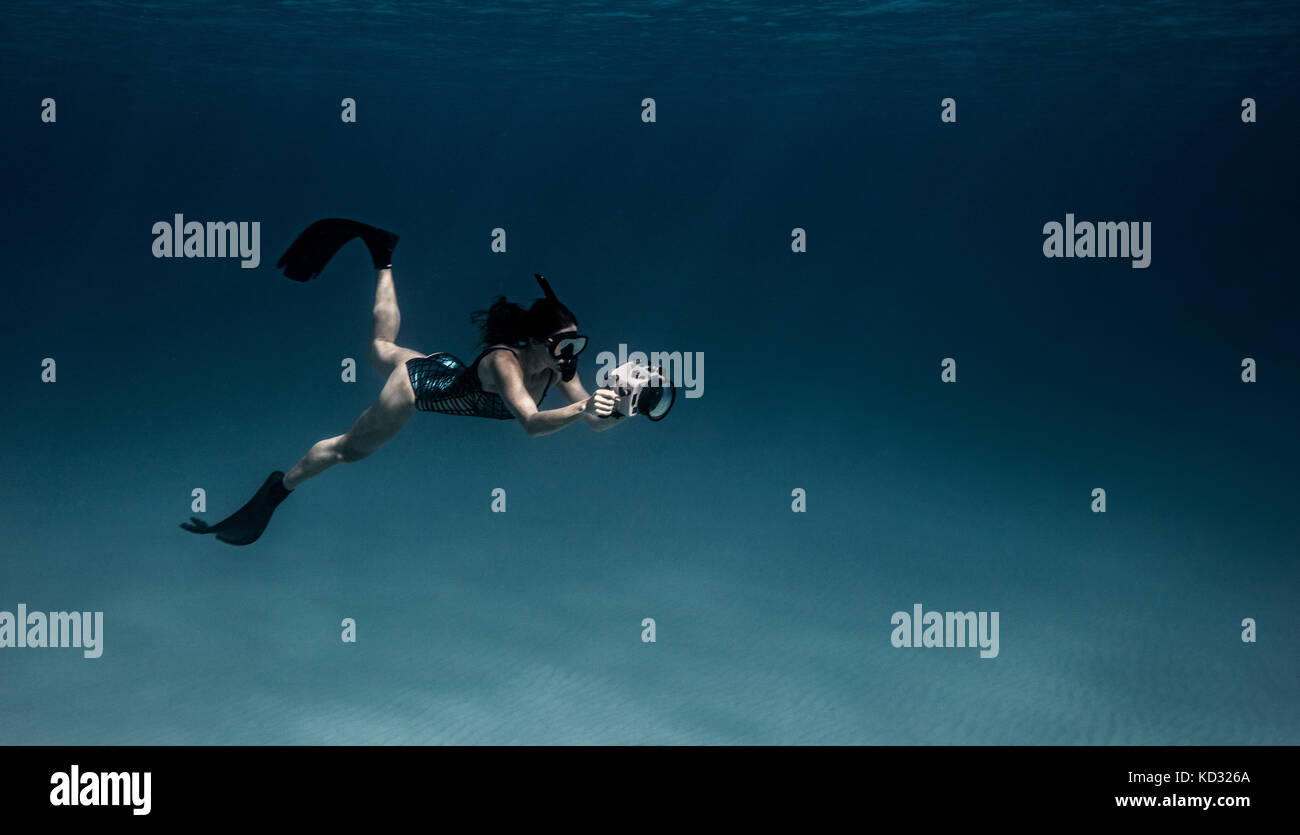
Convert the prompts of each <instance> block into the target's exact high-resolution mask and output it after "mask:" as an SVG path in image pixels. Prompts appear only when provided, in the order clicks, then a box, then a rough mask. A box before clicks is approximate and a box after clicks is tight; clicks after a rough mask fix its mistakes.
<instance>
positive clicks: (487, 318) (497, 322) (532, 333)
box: [469, 296, 578, 345]
mask: <svg viewBox="0 0 1300 835" xmlns="http://www.w3.org/2000/svg"><path fill="white" fill-rule="evenodd" d="M469 320H470V321H471V322H473V323H474V324H475V325H477V326H478V329H479V341H480V342H481V343H482V344H483V345H522V344H523V343H525V342H527V341H528V340H529V338H532V339H542V338H544V337H547V336H550V335H551V334H553V333H555V332H556V331H558V330H560V329H561V328H566V327H568V326H569V325H575V326H576V325H577V324H578V319H577V317H576V316H574V315H573V312H572V311H570V310H569V308H567V307H565V306H564V305H563V304H561V303H560V302H558V301H555V300H553V299H537V300H536V301H534V302H533V306H532V307H530V308H528V309H527V310H525V309H524V308H523V307H521V306H520V305H517V304H515V303H514V302H512V301H507V300H506V297H505V296H497V297H496V300H494V301H493V302H492V306H491V307H489V308H488V309H487V310H476V311H474V312H473V313H471V314H470V317H469Z"/></svg>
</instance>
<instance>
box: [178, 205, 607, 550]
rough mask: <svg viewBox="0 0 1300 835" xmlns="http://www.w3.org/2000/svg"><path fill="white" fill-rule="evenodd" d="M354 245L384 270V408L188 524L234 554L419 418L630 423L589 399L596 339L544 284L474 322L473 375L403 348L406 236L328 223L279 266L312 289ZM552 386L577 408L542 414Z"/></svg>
mask: <svg viewBox="0 0 1300 835" xmlns="http://www.w3.org/2000/svg"><path fill="white" fill-rule="evenodd" d="M353 238H360V239H361V240H362V241H363V242H364V243H365V245H366V247H367V248H368V249H369V250H370V256H371V260H372V262H373V263H374V266H375V270H376V275H375V304H374V309H373V311H372V314H371V331H370V362H371V364H372V365H373V366H374V367H375V368H376V369H378V371H379V373H381V374H383V375H384V376H385V377H386V378H387V382H386V383H385V384H384V388H383V390H382V391H380V393H379V397H378V399H376V400H375V402H374V403H372V404H371V405H370V407H369V408H368V409H366V410H365V411H364V412H362V413H361V417H359V418H357V419H356V422H354V423H353V424H352V427H351V428H350V429H348V431H347V432H345V433H343V434H342V435H337V436H335V437H333V438H326V439H325V440H323V441H319V442H317V443H316V444H315V445H314V446H312V448H311V449H309V450H307V454H306V455H304V456H303V457H302V458H301V459H300V460H299V461H298V463H296V464H294V465H293V467H292V468H291V469H290V470H289V472H288V473H287V474H286V473H282V472H280V471H279V470H276V471H275V472H273V473H271V474H270V475H269V476H267V479H266V482H265V483H264V484H263V485H262V487H261V488H260V489H259V490H258V491H257V493H256V495H254V496H253V498H252V499H250V500H249V502H248V503H247V504H245V505H244V506H243V507H241V508H240V509H239V510H237V511H236V512H235V513H234V514H232V515H231V516H229V517H228V518H226V519H223V520H222V521H220V522H218V523H217V524H215V525H209V524H207V523H206V522H204V521H203V520H201V519H198V518H196V517H191V518H190V521H189V522H183V523H181V527H182V528H184V529H185V530H187V531H192V532H194V533H211V534H216V536H217V539H219V540H221V541H222V542H227V543H229V544H231V545H248V544H250V543H252V542H253V541H255V540H256V539H257V538H258V537H259V536H261V535H262V531H264V530H266V525H267V523H268V522H270V520H271V514H272V513H273V512H274V511H275V508H276V507H277V506H278V505H279V504H280V502H282V501H284V500H285V498H286V497H287V496H288V495H289V493H290V492H292V491H293V490H295V489H296V488H297V487H298V485H300V484H302V483H303V482H304V481H306V480H307V479H309V478H312V477H314V476H317V475H319V474H320V473H322V472H324V471H325V470H327V469H329V468H330V467H333V466H334V465H335V464H340V463H343V462H345V461H346V462H351V461H360V460H361V459H362V458H365V457H366V456H368V455H370V454H371V453H373V452H374V451H375V450H377V449H379V448H380V447H381V446H383V445H384V444H385V443H387V442H388V441H389V440H391V439H392V438H393V437H394V436H396V435H397V433H398V432H399V431H400V430H401V428H402V427H403V426H404V425H405V424H406V421H407V420H409V419H410V417H411V415H412V414H414V413H415V412H416V411H417V410H418V411H427V412H441V413H443V414H449V415H465V416H468V417H484V418H495V419H497V420H516V421H518V422H519V423H520V425H521V426H523V428H524V429H525V430H526V431H527V432H528V434H529V435H531V436H533V437H537V436H539V435H549V434H551V433H552V432H558V431H559V430H561V429H563V428H564V427H566V426H568V425H570V424H572V423H576V422H578V421H583V422H584V423H586V424H587V425H588V426H590V427H591V428H592V429H595V430H597V431H601V430H605V429H609V428H610V427H612V426H614V425H615V423H616V422H617V421H618V419H619V418H620V417H621V416H620V415H619V413H618V412H616V411H614V407H615V405H616V404H617V402H618V401H617V398H616V397H615V395H614V392H613V391H611V390H609V389H600V390H598V391H597V392H596V393H595V394H594V395H589V394H587V391H586V389H584V388H583V387H582V383H581V382H580V381H579V380H578V378H577V375H576V372H577V364H578V354H580V353H582V350H583V349H584V348H586V347H587V337H585V336H583V335H582V334H580V333H578V320H577V318H576V317H575V316H574V315H573V313H572V312H571V311H570V310H569V309H568V308H567V307H565V306H564V305H563V304H562V303H561V302H560V300H559V299H557V298H556V297H555V293H554V292H553V291H552V290H551V286H550V284H549V283H548V282H547V281H546V279H545V278H543V277H542V276H540V275H539V276H537V281H538V283H539V284H540V285H541V287H542V291H543V292H544V293H545V296H544V298H540V299H537V300H536V301H534V302H533V304H532V306H531V307H529V308H527V309H525V308H523V307H521V306H519V305H517V304H514V303H512V302H508V301H506V299H505V298H504V297H499V298H497V300H496V301H495V302H493V304H492V306H491V307H490V308H489V309H488V310H486V311H478V312H477V313H475V314H474V315H473V316H472V320H473V321H474V322H475V323H476V324H478V326H479V329H480V333H481V336H482V344H483V345H484V346H486V347H485V348H484V350H483V351H482V353H480V354H479V355H478V357H477V358H475V360H474V361H473V362H471V363H470V364H469V365H468V366H467V365H465V364H464V363H463V362H461V361H460V360H459V359H457V358H456V357H454V356H452V355H451V354H447V353H436V354H428V355H426V354H422V353H420V352H419V351H414V350H412V349H410V348H403V347H402V346H400V345H398V344H397V329H398V326H399V325H400V324H401V314H400V312H399V311H398V308H397V291H396V289H395V288H394V286H393V265H392V256H393V249H394V248H395V247H396V246H397V235H395V234H393V233H392V232H387V231H384V230H383V229H377V228H375V227H373V226H368V225H366V224H364V223H359V222H357V221H354V220H342V219H338V218H331V219H327V220H318V221H317V222H315V223H313V224H312V225H311V226H309V227H307V229H306V231H304V232H303V233H302V234H301V235H299V236H298V238H297V240H295V241H294V242H293V244H292V245H290V247H289V249H288V250H286V251H285V253H284V255H283V256H281V258H280V261H279V263H278V264H277V265H276V266H277V267H278V268H283V269H284V274H285V275H286V276H287V277H289V278H291V279H293V280H295V281H309V280H311V279H313V278H315V277H316V276H317V275H319V274H320V271H321V270H322V269H324V268H325V265H326V264H327V263H328V262H329V260H330V258H332V257H333V256H334V254H335V253H336V252H338V250H339V249H340V248H341V247H342V246H343V245H344V244H346V243H347V242H348V241H351V240H352V239H353ZM552 384H555V385H556V388H558V389H559V390H560V392H561V393H562V394H563V395H564V397H565V399H566V400H568V401H569V405H567V406H563V407H561V408H558V409H547V410H545V411H542V410H541V409H540V408H539V407H540V406H541V402H542V398H544V397H545V396H546V392H547V391H548V390H549V389H550V387H551V385H552Z"/></svg>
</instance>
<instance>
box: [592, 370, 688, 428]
mask: <svg viewBox="0 0 1300 835" xmlns="http://www.w3.org/2000/svg"><path fill="white" fill-rule="evenodd" d="M604 388H607V389H613V390H614V393H615V394H616V395H618V405H616V406H615V407H614V410H615V411H616V412H618V413H619V414H621V415H624V416H626V417H632V416H633V415H645V416H646V418H648V419H649V420H663V418H664V415H666V414H668V410H669V409H671V408H672V406H673V402H674V401H675V400H676V399H677V393H676V390H675V389H674V388H673V386H672V381H671V380H669V379H668V377H667V376H666V375H665V374H664V370H663V366H659V365H642V364H641V363H639V362H628V363H624V364H623V365H620V366H619V367H618V368H615V369H614V370H613V371H611V372H609V375H608V376H607V377H606V378H605V384H604Z"/></svg>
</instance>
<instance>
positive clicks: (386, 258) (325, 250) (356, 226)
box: [275, 217, 397, 281]
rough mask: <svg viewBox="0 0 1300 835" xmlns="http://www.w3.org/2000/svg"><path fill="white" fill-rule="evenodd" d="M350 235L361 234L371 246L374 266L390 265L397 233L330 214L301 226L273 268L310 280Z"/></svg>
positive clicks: (379, 268) (301, 279)
mask: <svg viewBox="0 0 1300 835" xmlns="http://www.w3.org/2000/svg"><path fill="white" fill-rule="evenodd" d="M353 238H360V239H361V240H362V241H363V242H364V243H365V245H366V248H367V249H369V250H370V261H371V263H373V264H374V265H375V269H377V270H382V269H384V268H386V267H391V266H392V265H393V249H394V248H396V246H397V235H395V234H393V233H392V232H389V231H388V230H386V229H379V228H378V227H375V226H370V225H369V224H366V223H361V222H360V221H356V220H346V219H344V218H338V217H331V218H326V219H325V220H318V221H316V222H315V223H313V224H312V225H311V226H308V227H307V228H306V229H304V230H303V232H302V234H301V235H299V236H298V237H297V238H296V239H295V240H294V242H293V243H291V244H289V248H288V249H286V250H285V251H284V254H283V255H281V256H280V260H279V261H277V262H276V264H275V266H276V269H283V270H284V274H285V276H286V277H288V278H292V279H293V280H294V281H311V280H312V279H313V278H315V277H316V276H318V275H320V272H321V270H323V269H325V265H326V264H328V263H329V261H330V259H331V258H333V257H334V254H335V253H336V252H338V251H339V250H340V249H342V248H343V245H344V244H346V243H347V242H348V241H350V240H352V239H353Z"/></svg>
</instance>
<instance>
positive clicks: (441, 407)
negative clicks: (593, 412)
mask: <svg viewBox="0 0 1300 835" xmlns="http://www.w3.org/2000/svg"><path fill="white" fill-rule="evenodd" d="M509 350H511V349H510V348H509V347H507V346H505V345H494V346H492V347H491V348H488V349H486V350H485V351H483V353H481V354H479V355H478V356H477V357H475V358H474V362H472V363H470V364H469V365H465V363H463V362H461V361H460V360H459V359H458V358H456V357H455V356H454V355H452V354H448V353H444V352H439V353H436V354H430V355H429V356H427V357H414V358H413V359H409V360H407V361H406V373H407V374H409V375H410V377H411V388H413V389H415V408H417V409H419V410H420V411H422V412H441V413H442V414H444V415H465V416H466V417H482V418H495V419H496V420H513V419H514V415H513V414H511V413H510V410H509V409H508V408H506V404H505V401H504V400H502V399H501V396H500V395H498V394H493V393H492V392H490V391H484V390H483V384H482V383H481V382H480V381H479V378H478V364H479V360H481V359H483V357H485V356H487V355H488V353H490V352H492V351H509ZM550 388H551V381H550V380H547V381H546V388H545V389H543V391H542V396H541V397H539V398H537V405H539V406H540V405H541V403H542V400H543V399H545V398H546V392H547V391H550Z"/></svg>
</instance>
